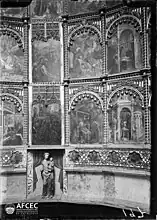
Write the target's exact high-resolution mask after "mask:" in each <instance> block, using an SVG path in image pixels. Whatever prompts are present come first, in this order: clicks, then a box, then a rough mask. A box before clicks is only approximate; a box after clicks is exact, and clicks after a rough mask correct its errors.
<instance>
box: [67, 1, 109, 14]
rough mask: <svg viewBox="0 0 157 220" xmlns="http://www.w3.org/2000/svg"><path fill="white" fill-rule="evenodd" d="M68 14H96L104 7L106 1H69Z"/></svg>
mask: <svg viewBox="0 0 157 220" xmlns="http://www.w3.org/2000/svg"><path fill="white" fill-rule="evenodd" d="M68 3H69V4H68V12H69V14H70V15H73V14H80V13H87V12H96V11H98V10H99V9H100V8H102V7H103V6H104V3H105V1H104V0H75V1H74V0H69V2H68Z"/></svg>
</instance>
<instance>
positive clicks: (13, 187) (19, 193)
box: [0, 174, 26, 202]
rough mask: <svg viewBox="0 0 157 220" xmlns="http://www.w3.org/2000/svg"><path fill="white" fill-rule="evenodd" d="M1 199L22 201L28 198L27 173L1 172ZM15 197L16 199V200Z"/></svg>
mask: <svg viewBox="0 0 157 220" xmlns="http://www.w3.org/2000/svg"><path fill="white" fill-rule="evenodd" d="M0 195H1V197H0V200H1V202H5V200H6V199H7V200H8V199H9V200H13V201H14V202H15V200H16V199H17V200H18V201H22V200H24V199H25V198H26V174H9V175H6V174H1V176H0ZM14 199H15V200H14Z"/></svg>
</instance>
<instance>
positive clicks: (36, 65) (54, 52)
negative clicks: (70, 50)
mask: <svg viewBox="0 0 157 220" xmlns="http://www.w3.org/2000/svg"><path fill="white" fill-rule="evenodd" d="M60 56H61V54H60V42H59V41H57V40H55V39H53V38H51V39H49V40H48V41H47V42H43V41H34V42H33V44H32V63H33V66H32V80H33V82H35V83H36V82H59V81H60V66H61V64H60V63H61V61H60Z"/></svg>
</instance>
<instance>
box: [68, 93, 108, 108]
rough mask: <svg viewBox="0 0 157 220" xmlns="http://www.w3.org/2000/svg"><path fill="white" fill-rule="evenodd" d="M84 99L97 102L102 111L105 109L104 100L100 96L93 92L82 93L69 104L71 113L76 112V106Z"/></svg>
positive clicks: (75, 96)
mask: <svg viewBox="0 0 157 220" xmlns="http://www.w3.org/2000/svg"><path fill="white" fill-rule="evenodd" d="M83 99H85V100H87V99H91V100H93V102H96V104H97V105H98V106H100V107H101V109H102V110H103V109H104V108H103V100H102V99H101V98H100V96H99V95H98V94H96V93H94V92H92V91H82V92H78V93H77V94H76V95H74V96H73V98H72V99H71V101H70V104H69V112H70V111H71V110H74V109H75V106H76V104H77V103H78V102H79V101H81V100H83Z"/></svg>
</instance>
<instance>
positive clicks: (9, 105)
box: [1, 100, 23, 146]
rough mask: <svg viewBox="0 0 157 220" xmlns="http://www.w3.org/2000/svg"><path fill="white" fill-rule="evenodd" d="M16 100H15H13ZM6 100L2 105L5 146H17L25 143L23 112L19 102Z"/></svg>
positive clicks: (3, 143) (3, 140) (2, 139)
mask: <svg viewBox="0 0 157 220" xmlns="http://www.w3.org/2000/svg"><path fill="white" fill-rule="evenodd" d="M13 101H14V100H13ZM13 101H10V100H4V101H2V105H1V125H2V130H3V136H2V137H1V141H2V145H3V146H16V145H22V144H23V114H22V111H21V108H20V109H19V107H18V106H19V104H17V105H15V104H14V103H13Z"/></svg>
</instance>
